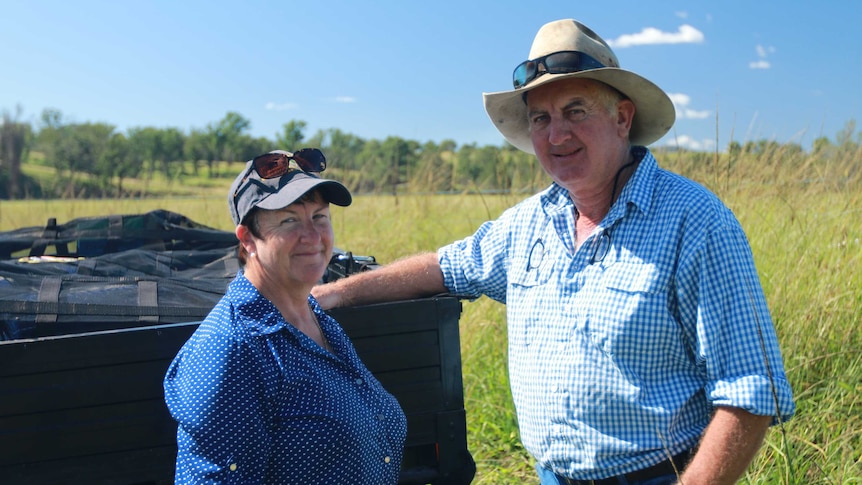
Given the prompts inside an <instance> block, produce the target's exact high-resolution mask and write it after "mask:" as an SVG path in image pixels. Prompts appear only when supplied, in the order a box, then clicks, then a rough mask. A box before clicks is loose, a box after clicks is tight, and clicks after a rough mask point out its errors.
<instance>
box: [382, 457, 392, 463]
mask: <svg viewBox="0 0 862 485" xmlns="http://www.w3.org/2000/svg"><path fill="white" fill-rule="evenodd" d="M390 461H392V458H389V457H388V456H387V457H384V458H383V463H389V462H390Z"/></svg>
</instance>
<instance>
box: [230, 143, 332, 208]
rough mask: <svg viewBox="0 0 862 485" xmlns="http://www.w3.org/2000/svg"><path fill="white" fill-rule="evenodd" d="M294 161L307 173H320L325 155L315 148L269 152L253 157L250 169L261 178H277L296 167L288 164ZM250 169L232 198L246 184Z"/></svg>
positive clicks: (324, 165) (324, 167) (322, 169)
mask: <svg viewBox="0 0 862 485" xmlns="http://www.w3.org/2000/svg"><path fill="white" fill-rule="evenodd" d="M291 160H293V161H294V162H296V165H297V166H298V167H299V170H302V171H303V172H308V173H320V172H322V171H324V170H326V157H325V156H324V155H323V152H322V151H320V150H319V149H317V148H303V149H301V150H297V151H295V152H293V153H290V152H270V153H264V154H263V155H258V156H256V157H254V158H253V159H252V161H251V170H253V171H255V172H257V175H258V176H259V177H260V179H261V180H269V179H275V178H279V177H281V176H282V175H285V174H287V173H289V172H291V171H296V170H297V169H295V168H293V167H291V166H290V161H291ZM251 170H250V171H249V173H247V174H246V176H245V177H243V179H242V181H241V182H240V183H239V185H238V186H237V188H236V192H234V194H233V198H234V200H236V198H237V196H238V195H239V193H240V192H242V191H243V189H245V188H246V187H247V186H246V185H244V184H245V181H246V180H248V178H249V177H250V176H251Z"/></svg>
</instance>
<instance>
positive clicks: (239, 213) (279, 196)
mask: <svg viewBox="0 0 862 485" xmlns="http://www.w3.org/2000/svg"><path fill="white" fill-rule="evenodd" d="M312 189H317V190H319V191H320V193H321V195H323V198H324V199H325V200H326V201H327V202H329V203H332V204H335V205H340V206H342V207H346V206H348V205H350V203H351V202H352V201H353V198H352V197H351V195H350V191H349V190H347V187H345V186H344V185H342V184H341V183H339V182H336V181H335V180H329V179H324V178H320V177H319V176H317V175H315V174H313V173H308V172H303V171H302V170H298V169H293V168H291V169H290V170H289V171H288V172H287V173H285V174H284V175H282V176H281V177H276V178H272V179H263V178H261V177H260V175H259V174H258V173H257V171H256V170H255V169H254V164H253V160H249V161H248V163H246V164H245V170H243V171H242V172H241V173H240V174H239V175H238V176H237V178H236V179H234V181H233V183H232V184H231V186H230V190H229V191H228V194H227V201H228V207H229V208H230V216H231V218H232V219H233V222H234V224H236V225H239V224H240V223H241V222H242V220H243V219H245V216H247V215H248V213H249V212H251V210H252V209H254V208H255V207H260V208H261V209H269V210H276V209H283V208H285V207H287V206H289V205H290V204H293V203H294V202H296V201H297V200H299V199H300V198H301V197H302V196H303V195H305V194H306V193H308V192H309V191H310V190H312Z"/></svg>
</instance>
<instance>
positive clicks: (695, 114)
mask: <svg viewBox="0 0 862 485" xmlns="http://www.w3.org/2000/svg"><path fill="white" fill-rule="evenodd" d="M667 96H668V97H669V98H670V101H671V102H672V103H673V107H674V108H675V109H676V117H677V119H690V120H702V119H704V118H708V117H709V115H710V114H711V112H710V111H708V110H694V109H691V108H689V107H688V105H689V103H691V96H689V95H687V94H683V93H668V95H667Z"/></svg>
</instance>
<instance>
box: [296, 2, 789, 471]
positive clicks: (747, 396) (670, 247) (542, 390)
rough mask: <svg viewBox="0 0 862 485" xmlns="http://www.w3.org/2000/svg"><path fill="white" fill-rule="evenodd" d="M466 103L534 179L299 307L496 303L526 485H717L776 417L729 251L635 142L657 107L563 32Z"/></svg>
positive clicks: (658, 93) (753, 315)
mask: <svg viewBox="0 0 862 485" xmlns="http://www.w3.org/2000/svg"><path fill="white" fill-rule="evenodd" d="M528 59H529V60H528V61H525V62H523V63H521V64H520V65H518V67H517V68H516V69H515V72H514V86H515V89H514V90H512V91H506V92H498V93H490V94H485V109H486V111H487V112H488V115H489V116H490V118H491V120H492V122H493V123H494V124H495V125H496V126H497V128H498V129H499V130H500V132H501V133H502V134H503V136H505V138H506V139H507V140H508V141H509V142H510V143H512V144H513V145H514V146H516V147H517V148H519V149H521V150H524V151H526V152H529V153H535V155H536V156H537V158H538V159H539V161H540V162H541V164H542V167H543V168H544V170H545V171H546V172H547V173H548V174H550V176H551V178H552V179H553V184H552V185H551V186H550V187H549V188H547V189H546V190H544V191H543V192H540V193H539V194H536V195H534V196H532V197H530V198H528V199H526V200H525V201H523V202H521V203H519V204H518V205H516V206H514V207H512V208H510V209H509V210H507V211H505V212H504V213H503V214H502V215H501V216H500V217H499V218H498V219H497V220H494V221H490V222H486V223H485V224H483V225H482V226H481V227H480V228H479V229H478V231H477V232H476V233H475V234H473V235H472V236H470V237H468V238H466V239H464V240H461V241H457V242H455V243H453V244H451V245H448V246H445V247H443V248H440V249H439V250H438V252H437V253H436V254H434V253H430V254H422V255H417V256H414V257H410V258H407V259H404V260H401V261H398V262H395V263H393V264H392V265H389V266H386V267H384V268H382V269H378V270H375V271H371V272H368V273H364V274H361V275H357V276H352V277H350V278H347V279H343V280H340V281H338V282H336V283H334V284H331V285H325V286H322V287H317V288H315V289H314V290H313V294H314V295H315V296H316V297H317V298H318V300H319V301H320V302H321V304H322V305H323V306H324V307H325V308H328V307H333V306H345V305H351V304H358V303H369V302H374V301H382V300H394V299H402V298H411V297H417V296H423V295H429V294H434V293H439V292H451V293H454V294H458V295H463V296H466V297H470V298H476V297H479V296H480V295H487V296H489V297H490V298H493V299H495V300H497V301H500V302H503V303H506V305H507V320H508V338H509V374H510V380H511V382H510V384H511V388H512V395H513V398H514V402H515V407H516V410H517V413H518V423H519V428H520V431H521V437H522V440H523V442H524V445H525V447H526V449H527V450H528V451H529V452H530V453H531V454H532V455H533V456H534V457H535V458H536V468H537V471H538V474H539V477H540V479H541V483H542V484H581V483H585V484H586V483H600V484H647V483H649V484H650V485H658V484H666V483H668V484H669V483H676V482H677V481H678V480H679V482H680V483H684V484H686V485H695V484H701V483H704V484H705V483H709V484H723V483H734V482H736V480H738V479H739V477H740V476H741V475H742V473H744V471H745V469H746V468H747V467H748V465H749V463H750V462H751V460H752V458H753V456H754V455H755V453H756V452H757V450H758V449H759V447H760V445H761V443H762V440H763V437H764V434H765V432H766V429H767V428H768V426H769V425H770V423H772V422H778V421H779V420H785V419H788V418H789V417H790V416H791V415H792V414H793V412H794V404H793V399H792V395H791V390H790V386H789V385H788V382H787V379H786V376H785V373H784V370H783V364H782V359H781V354H780V352H779V349H778V344H777V339H776V335H775V331H774V328H773V326H772V322H771V318H770V315H769V311H768V309H767V307H766V303H765V298H764V295H763V291H762V288H761V286H760V283H759V280H758V277H757V273H756V270H755V267H754V263H753V258H752V255H751V250H750V248H749V246H748V242H747V239H746V237H745V235H744V233H743V231H742V229H741V227H740V225H739V223H738V221H737V220H736V219H735V217H734V216H733V214H732V213H731V212H730V210H729V209H727V208H726V207H725V206H724V205H723V204H722V203H721V202H720V201H719V200H718V199H717V198H716V197H715V196H714V195H712V194H711V193H709V192H708V191H707V190H706V189H704V188H703V187H701V186H700V185H698V184H696V183H694V182H692V181H689V180H687V179H685V178H683V177H680V176H678V175H675V174H672V173H669V172H666V171H664V170H662V169H660V168H658V166H657V164H656V160H655V158H653V156H652V154H651V153H650V151H649V150H648V149H646V148H645V146H646V145H648V144H650V143H652V142H654V141H656V140H658V139H659V138H661V136H663V135H664V134H665V133H666V132H667V131H668V130H669V129H670V127H671V125H672V124H673V121H674V108H673V105H672V103H671V102H670V100H669V98H668V97H667V95H666V94H665V93H664V92H663V91H662V90H661V89H660V88H658V87H657V86H656V85H654V84H653V83H651V82H650V81H648V80H646V79H644V78H642V77H640V76H639V75H637V74H634V73H632V72H629V71H626V70H623V69H620V68H619V63H618V61H617V58H616V56H615V55H614V53H613V52H612V50H611V49H610V47H608V45H607V44H606V43H605V42H604V41H603V40H602V39H601V38H600V37H599V36H598V35H596V34H595V33H594V32H593V31H592V30H590V29H589V28H588V27H586V26H584V25H582V24H580V23H579V22H577V21H574V20H570V19H569V20H559V21H555V22H551V23H549V24H546V25H544V26H543V27H542V28H541V29H540V30H539V32H538V34H537V35H536V37H535V39H534V41H533V46H532V49H531V51H530V55H529V58H528Z"/></svg>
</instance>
